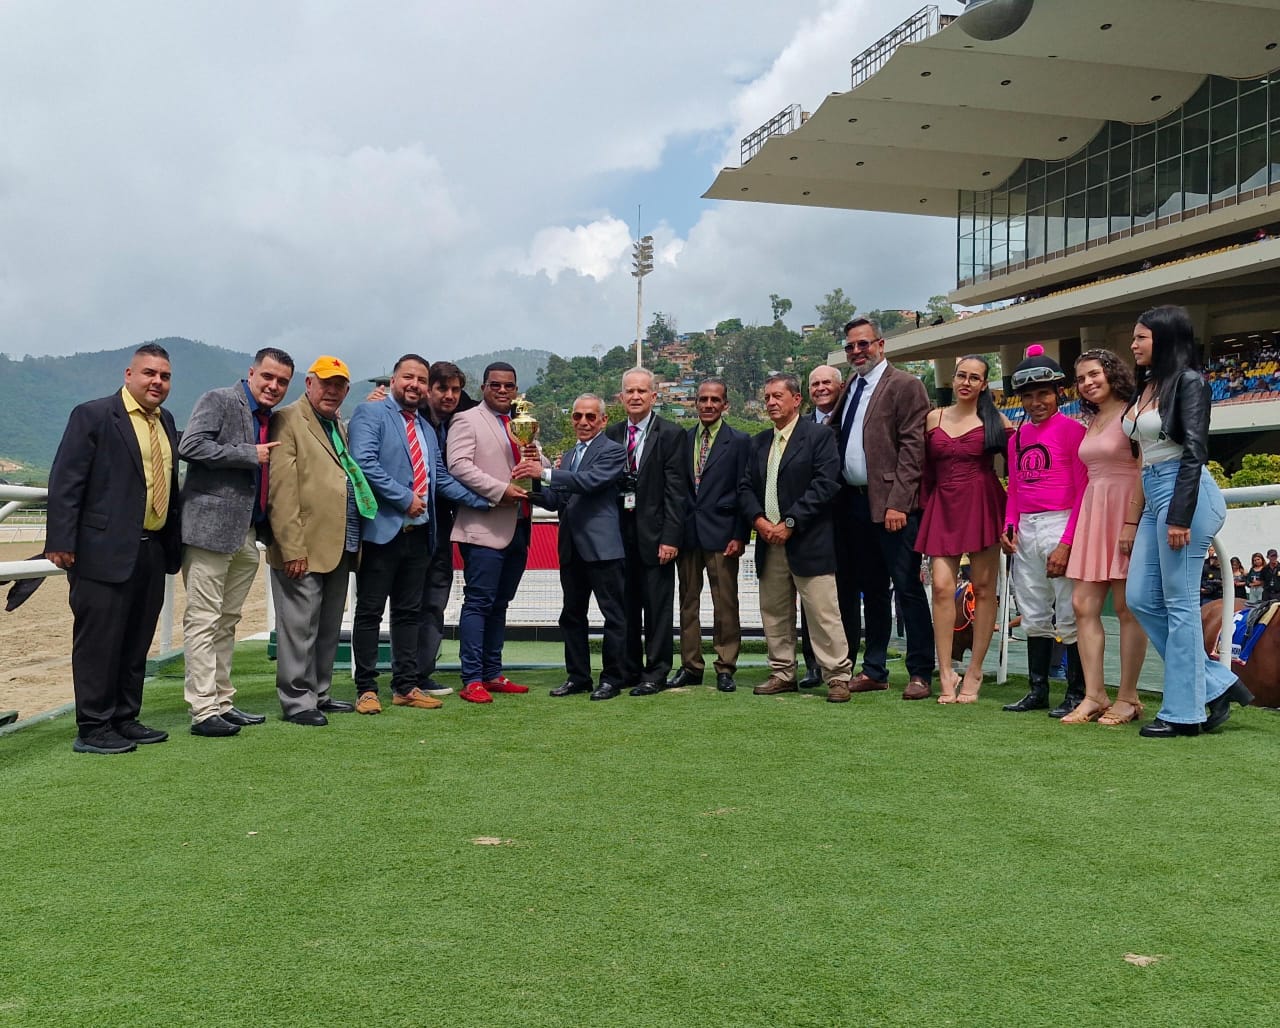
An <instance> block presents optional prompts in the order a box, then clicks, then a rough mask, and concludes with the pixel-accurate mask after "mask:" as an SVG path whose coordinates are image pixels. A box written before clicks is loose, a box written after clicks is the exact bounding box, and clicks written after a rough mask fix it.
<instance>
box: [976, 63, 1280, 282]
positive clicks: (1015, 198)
mask: <svg viewBox="0 0 1280 1028" xmlns="http://www.w3.org/2000/svg"><path fill="white" fill-rule="evenodd" d="M1277 190H1280V74H1273V75H1270V76H1266V77H1263V78H1261V79H1246V80H1243V81H1236V80H1234V79H1224V78H1218V77H1216V76H1215V77H1210V78H1208V79H1206V80H1205V82H1204V83H1203V84H1202V85H1201V87H1200V88H1199V89H1198V90H1197V91H1196V93H1195V95H1194V96H1192V97H1191V99H1190V100H1188V101H1187V102H1186V103H1185V104H1184V105H1183V106H1182V107H1180V108H1179V109H1178V110H1176V111H1174V112H1173V113H1171V114H1169V115H1168V116H1166V117H1164V118H1161V119H1160V120H1159V121H1156V122H1152V123H1150V124H1146V125H1128V124H1124V123H1123V122H1108V123H1107V124H1106V125H1105V126H1104V127H1103V128H1102V131H1100V132H1099V133H1098V134H1097V136H1095V137H1094V139H1093V141H1092V142H1090V143H1089V145H1088V146H1086V147H1084V148H1083V149H1081V150H1080V151H1079V152H1078V153H1076V154H1075V155H1073V156H1071V157H1069V158H1067V159H1066V160H1061V161H1036V160H1027V161H1023V162H1022V164H1021V166H1019V168H1018V170H1017V171H1015V172H1014V173H1013V174H1012V175H1011V176H1010V177H1009V178H1008V179H1007V180H1006V181H1005V182H1004V183H1002V184H1001V185H1000V186H998V187H996V188H995V189H992V190H989V191H985V192H969V191H962V192H961V194H960V225H959V254H958V262H957V276H956V277H957V279H958V283H959V285H961V286H964V285H968V284H971V283H973V282H981V281H985V280H987V279H990V278H992V277H994V276H998V275H1001V274H1005V273H1007V272H1011V271H1017V270H1020V269H1022V268H1026V267H1031V266H1035V265H1038V264H1043V263H1044V262H1045V261H1046V260H1050V259H1052V258H1054V257H1061V256H1064V255H1066V254H1071V253H1075V252H1078V251H1080V250H1083V249H1085V248H1087V247H1093V246H1100V245H1102V244H1103V243H1106V242H1110V241H1113V240H1116V239H1123V238H1126V237H1128V236H1132V235H1135V234H1137V233H1139V232H1143V231H1145V230H1147V229H1150V228H1153V227H1156V226H1158V225H1164V224H1168V223H1170V222H1174V221H1181V220H1184V219H1186V218H1189V217H1194V216H1195V215H1198V214H1202V213H1205V212H1208V211H1210V210H1216V209H1218V208H1219V207H1224V206H1227V205H1228V204H1234V203H1239V202H1241V201H1242V200H1247V199H1249V198H1251V197H1253V196H1259V195H1263V194H1265V193H1267V192H1268V191H1277Z"/></svg>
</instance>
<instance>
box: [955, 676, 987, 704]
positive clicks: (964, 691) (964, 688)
mask: <svg viewBox="0 0 1280 1028" xmlns="http://www.w3.org/2000/svg"><path fill="white" fill-rule="evenodd" d="M961 683H962V684H961V686H960V691H959V692H958V693H957V694H956V702H957V703H977V702H978V693H979V692H981V691H982V679H981V677H979V679H978V684H977V685H976V686H975V687H974V690H973V692H969V691H968V688H969V675H968V674H967V673H966V674H965V676H964V678H963V679H961Z"/></svg>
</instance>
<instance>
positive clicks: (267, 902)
mask: <svg viewBox="0 0 1280 1028" xmlns="http://www.w3.org/2000/svg"><path fill="white" fill-rule="evenodd" d="M263 653H264V647H263V645H262V644H246V645H243V646H241V648H240V650H239V652H238V655H237V675H236V678H237V681H238V683H239V686H240V690H241V692H240V697H239V698H240V701H241V703H242V705H243V706H244V707H246V708H247V709H252V710H262V711H269V712H271V714H272V715H273V716H272V719H271V720H270V721H269V722H268V723H267V724H266V725H265V726H262V727H258V728H250V729H245V730H244V731H243V732H242V733H241V734H240V736H238V737H237V738H234V739H228V740H207V739H197V738H193V737H192V736H190V735H189V734H187V732H186V724H187V721H186V717H185V714H184V709H185V708H184V706H183V704H182V697H181V685H180V682H179V681H178V680H176V679H169V680H159V681H156V682H154V683H152V684H151V685H149V686H148V694H147V701H146V706H145V709H144V719H145V720H146V721H147V722H148V723H150V724H153V725H156V726H158V727H162V728H166V729H168V730H170V731H171V732H172V733H173V738H172V739H171V740H170V741H169V742H168V743H166V744H164V745H161V746H151V747H145V748H142V749H140V750H139V751H138V752H137V753H134V754H129V755H124V756H118V757H109V758H107V757H88V756H84V755H79V754H73V753H72V751H71V745H70V744H71V737H72V733H73V731H74V725H73V722H72V720H71V719H70V718H69V717H64V718H58V719H56V720H54V721H52V722H49V723H45V724H41V725H36V726H33V727H31V728H29V729H26V730H23V731H21V732H17V733H15V734H13V735H9V736H6V737H3V738H0V768H2V769H3V782H4V795H3V799H2V800H0V803H2V804H3V806H2V809H3V820H2V822H0V823H3V825H4V832H3V834H2V835H0V854H2V856H0V867H3V869H4V890H3V900H2V903H3V906H2V907H0V1024H22V1025H39V1024H51V1025H52V1024H56V1025H140V1024H202V1025H205V1024H236V1023H238V1024H260V1025H286V1024H287V1025H328V1024H333V1025H339V1024H353V1023H361V1024H369V1025H460V1026H470V1025H503V1026H541V1025H571V1026H585V1025H613V1026H618V1025H625V1026H629V1025H733V1026H737V1025H815V1026H816V1025H906V1024H910V1025H948V1024H954V1025H1072V1026H1080V1025H1228V1024H1230V1025H1263V1024H1275V1023H1277V1022H1280V990H1277V988H1276V985H1275V970H1276V962H1277V948H1276V934H1277V928H1276V925H1277V923H1280V917H1278V915H1280V884H1278V882H1280V873H1278V871H1277V842H1278V837H1277V830H1276V817H1277V813H1280V804H1278V803H1277V799H1276V787H1275V782H1276V766H1277V759H1276V757H1277V739H1278V738H1280V722H1277V720H1276V715H1275V714H1273V713H1271V712H1268V711H1263V710H1256V709H1249V710H1244V711H1238V712H1235V713H1233V715H1232V718H1231V721H1230V723H1229V724H1228V725H1227V727H1226V728H1225V729H1223V730H1222V731H1221V732H1219V733H1218V734H1217V735H1216V736H1213V737H1208V738H1199V739H1176V740H1171V741H1149V740H1144V739H1139V738H1138V736H1137V732H1136V727H1135V726H1127V727H1124V728H1111V729H1104V728H1098V727H1097V726H1078V727H1064V726H1061V725H1058V724H1057V723H1055V722H1053V721H1051V720H1050V719H1049V718H1047V717H1045V716H1043V715H1042V714H1028V715H1012V714H1004V713H1001V712H1000V710H999V704H1000V703H1002V702H1007V701H1008V700H1010V699H1012V698H1016V695H1020V691H1019V686H1020V685H1021V681H1020V680H1019V681H1018V682H1017V683H1014V684H1010V685H1009V686H1007V687H1004V688H995V687H993V686H988V687H987V689H986V690H985V691H984V694H983V699H982V701H981V702H980V703H979V704H977V705H976V706H975V707H970V708H961V707H939V706H938V705H936V704H934V703H932V702H924V703H904V702H902V701H901V700H900V699H899V696H898V692H899V691H900V689H899V690H893V691H890V692H887V693H875V694H870V695H866V696H858V697H855V699H854V701H853V702H852V703H849V704H845V705H843V706H835V705H831V704H827V703H825V702H823V701H822V699H821V698H820V697H809V696H794V695H793V696H788V697H782V698H762V697H753V696H752V695H751V694H750V691H749V688H747V689H741V688H740V691H739V692H738V693H736V694H733V695H721V694H719V693H716V692H715V691H714V690H713V689H710V688H709V687H706V686H704V687H700V688H697V689H691V690H688V691H686V692H682V693H666V694H663V695H660V696H658V697H654V698H650V699H632V698H630V697H626V696H624V697H622V698H621V699H618V700H614V701H612V702H609V703H589V702H588V701H587V700H586V698H585V697H573V698H569V699H563V700H553V699H551V698H550V697H548V696H547V694H546V692H547V688H548V687H550V686H553V685H556V684H559V681H560V680H561V676H560V675H558V674H556V673H555V672H546V671H542V672H536V673H533V674H529V675H524V676H519V677H521V678H523V679H524V680H526V681H528V682H529V683H530V684H531V685H533V686H535V689H534V692H533V693H531V694H530V695H528V696H523V697H519V696H500V697H498V698H497V700H496V702H495V703H494V704H493V705H492V706H489V707H474V706H469V705H467V704H464V703H462V702H461V701H459V700H458V699H456V697H455V698H453V699H449V700H447V701H446V705H445V707H444V708H443V709H442V710H438V711H414V710H403V709H391V708H388V710H387V711H386V712H385V713H384V714H382V715H381V716H379V717H373V718H368V717H360V716H357V715H354V714H353V715H343V716H339V717H335V718H333V719H332V723H331V725H330V727H328V728H325V729H312V728H301V727H296V726H293V725H288V724H285V723H283V722H281V721H279V720H278V713H279V708H278V706H277V704H276V702H275V693H274V686H273V677H272V676H273V665H271V664H270V663H269V662H268V661H267V660H266V659H265V657H264V655H263ZM764 675H765V672H764V671H763V670H753V671H750V672H744V674H743V676H742V679H743V684H745V685H746V686H748V687H749V686H750V685H754V684H756V683H757V682H758V681H760V680H763V678H764ZM900 676H901V671H900V670H899V673H898V675H897V676H895V677H896V678H897V677H900ZM899 684H900V683H899ZM339 693H340V694H344V695H347V696H349V693H350V686H349V683H346V685H345V687H344V688H340V689H339ZM384 702H386V701H385V694H384ZM1150 712H1151V711H1149V713H1150ZM478 840H481V841H478ZM495 840H496V841H497V842H498V844H497V845H491V844H485V843H486V842H492V841H495ZM1127 954H1129V955H1137V956H1142V957H1154V958H1156V959H1155V961H1154V962H1153V963H1150V964H1149V965H1148V966H1136V965H1135V964H1133V963H1129V962H1127V961H1126V960H1125V957H1126V955H1127Z"/></svg>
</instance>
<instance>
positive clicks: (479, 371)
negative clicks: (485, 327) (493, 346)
mask: <svg viewBox="0 0 1280 1028" xmlns="http://www.w3.org/2000/svg"><path fill="white" fill-rule="evenodd" d="M550 356H551V351H550V350H526V349H524V348H523V347H520V346H517V347H514V348H513V349H510V350H494V351H493V352H492V353H481V354H477V355H476V356H474V357H463V358H462V359H460V360H455V361H454V363H455V364H456V365H458V367H459V368H461V369H462V373H463V374H464V375H466V376H467V392H469V393H470V394H471V395H472V396H479V395H480V378H481V376H482V375H483V374H484V369H485V368H486V367H487V366H488V365H490V364H492V363H493V362H494V361H506V362H507V363H508V364H510V365H511V366H512V367H513V368H515V369H516V381H517V382H519V383H520V391H521V392H524V391H525V390H526V389H532V388H533V387H534V386H535V385H537V384H538V372H539V371H541V370H542V369H543V368H545V367H546V366H547V359H548V358H549V357H550Z"/></svg>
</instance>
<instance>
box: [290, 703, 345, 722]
mask: <svg viewBox="0 0 1280 1028" xmlns="http://www.w3.org/2000/svg"><path fill="white" fill-rule="evenodd" d="M348 706H350V704H348ZM285 720H286V721H288V722H289V723H290V724H294V725H315V726H316V727H317V728H319V727H320V726H321V725H327V724H328V723H329V719H328V718H327V717H325V716H324V715H323V714H322V713H320V711H318V710H300V711H298V712H297V713H296V714H290V715H288V716H287V717H286V718H285Z"/></svg>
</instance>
